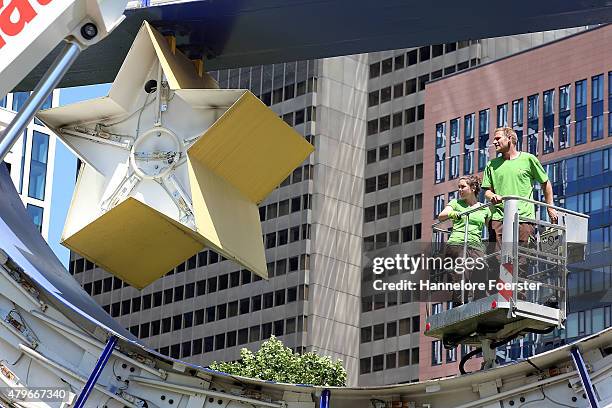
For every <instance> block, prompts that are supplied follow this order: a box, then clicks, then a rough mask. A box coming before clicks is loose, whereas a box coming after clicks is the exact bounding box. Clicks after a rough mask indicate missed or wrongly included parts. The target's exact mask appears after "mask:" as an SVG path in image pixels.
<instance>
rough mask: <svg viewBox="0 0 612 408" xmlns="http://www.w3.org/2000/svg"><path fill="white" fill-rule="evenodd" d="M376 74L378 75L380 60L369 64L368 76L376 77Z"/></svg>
mask: <svg viewBox="0 0 612 408" xmlns="http://www.w3.org/2000/svg"><path fill="white" fill-rule="evenodd" d="M378 76H380V62H376V63H374V64H371V65H370V78H376V77H378Z"/></svg>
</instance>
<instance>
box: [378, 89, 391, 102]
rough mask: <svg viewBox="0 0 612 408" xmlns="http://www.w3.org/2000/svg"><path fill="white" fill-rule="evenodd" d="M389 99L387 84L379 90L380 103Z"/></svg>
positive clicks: (389, 92)
mask: <svg viewBox="0 0 612 408" xmlns="http://www.w3.org/2000/svg"><path fill="white" fill-rule="evenodd" d="M390 100H391V87H390V86H388V87H386V88H383V89H381V90H380V103H385V102H389V101H390Z"/></svg>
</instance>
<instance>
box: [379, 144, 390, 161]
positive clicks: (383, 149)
mask: <svg viewBox="0 0 612 408" xmlns="http://www.w3.org/2000/svg"><path fill="white" fill-rule="evenodd" d="M388 158H389V145H384V146H380V147H379V148H378V160H387V159H388Z"/></svg>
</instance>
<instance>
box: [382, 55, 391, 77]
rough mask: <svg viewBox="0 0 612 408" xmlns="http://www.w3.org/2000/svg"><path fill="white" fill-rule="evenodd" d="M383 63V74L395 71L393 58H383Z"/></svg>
mask: <svg viewBox="0 0 612 408" xmlns="http://www.w3.org/2000/svg"><path fill="white" fill-rule="evenodd" d="M381 64H382V74H381V75H385V74H388V73H389V72H391V71H393V58H387V59H386V60H383V61H382V63H381Z"/></svg>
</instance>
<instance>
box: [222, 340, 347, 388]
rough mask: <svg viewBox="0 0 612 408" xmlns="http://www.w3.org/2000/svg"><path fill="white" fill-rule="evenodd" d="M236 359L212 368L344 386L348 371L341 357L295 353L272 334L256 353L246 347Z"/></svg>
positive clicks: (294, 381) (254, 375)
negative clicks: (338, 358)
mask: <svg viewBox="0 0 612 408" xmlns="http://www.w3.org/2000/svg"><path fill="white" fill-rule="evenodd" d="M240 357H241V358H240V360H238V361H236V362H230V363H227V362H217V361H215V362H213V363H212V364H211V365H210V368H211V369H213V370H217V371H222V372H224V373H228V374H235V375H240V376H243V377H251V378H259V379H261V380H269V381H276V382H283V383H290V384H311V385H325V386H344V385H345V383H346V370H345V369H344V367H343V366H342V360H336V361H335V362H334V361H332V359H331V358H329V357H328V356H319V355H317V354H315V353H312V352H309V353H304V354H301V355H300V354H297V353H293V352H292V351H291V349H290V348H289V347H285V345H284V344H283V342H282V341H280V340H278V339H277V338H276V337H275V336H272V337H271V338H270V339H269V340H266V341H265V342H264V343H263V344H262V345H261V348H260V349H259V350H258V351H257V352H255V353H253V352H251V351H250V350H248V349H246V348H243V349H241V350H240Z"/></svg>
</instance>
